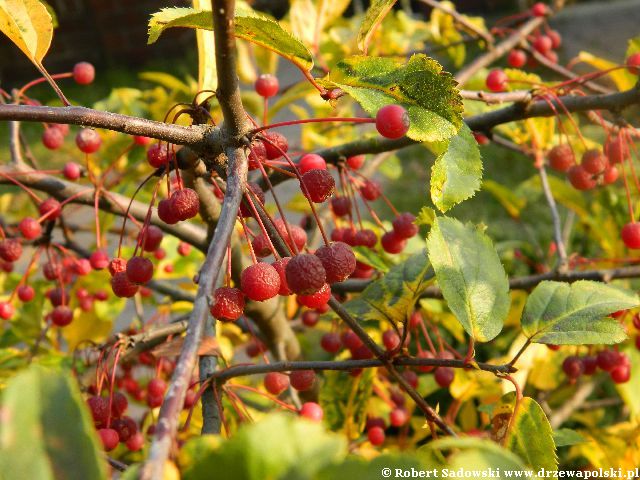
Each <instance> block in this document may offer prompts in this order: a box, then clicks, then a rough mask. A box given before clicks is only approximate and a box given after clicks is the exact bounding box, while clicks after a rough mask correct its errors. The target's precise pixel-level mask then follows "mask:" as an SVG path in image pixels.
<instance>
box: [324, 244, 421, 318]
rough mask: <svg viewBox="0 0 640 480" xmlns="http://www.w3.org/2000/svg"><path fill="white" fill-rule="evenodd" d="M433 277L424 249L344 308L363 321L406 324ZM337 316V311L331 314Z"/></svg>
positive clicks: (330, 314) (392, 269)
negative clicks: (408, 316)
mask: <svg viewBox="0 0 640 480" xmlns="http://www.w3.org/2000/svg"><path fill="white" fill-rule="evenodd" d="M432 277H433V274H432V272H431V268H430V265H429V260H428V259H427V255H426V254H425V252H424V251H422V252H419V253H416V254H414V255H411V256H410V257H409V258H407V260H406V261H404V262H402V263H400V264H398V265H394V266H393V267H391V269H389V271H388V272H387V274H386V275H384V276H383V277H382V278H380V279H379V280H375V281H373V282H371V283H370V284H369V285H368V286H367V288H365V289H364V291H363V292H362V294H361V295H360V296H359V297H356V298H354V299H353V300H349V301H347V302H345V303H344V307H345V308H346V309H347V311H348V312H349V313H351V315H353V316H354V317H355V318H357V319H358V320H359V321H389V322H392V323H402V322H404V321H406V319H407V315H408V314H409V312H410V311H412V309H413V307H414V305H415V303H416V301H418V299H419V298H420V295H421V294H422V292H424V289H425V288H426V287H427V283H428V281H429V280H430V279H431V278H432ZM327 315H329V316H334V315H335V314H334V313H332V312H331V313H328V314H327Z"/></svg>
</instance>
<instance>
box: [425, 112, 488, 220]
mask: <svg viewBox="0 0 640 480" xmlns="http://www.w3.org/2000/svg"><path fill="white" fill-rule="evenodd" d="M442 150H443V151H442V152H440V154H439V155H438V157H437V158H436V161H435V163H434V164H433V168H432V169H431V201H432V202H433V204H434V205H435V206H436V207H438V209H439V210H440V211H441V212H443V213H444V212H446V211H447V210H449V209H450V208H451V207H453V206H454V205H457V204H458V203H460V202H462V201H464V200H466V199H468V198H470V197H472V196H473V195H474V194H475V193H476V192H477V191H478V190H480V181H481V179H482V158H481V156H480V150H479V149H478V142H476V139H475V138H474V137H473V135H472V133H471V130H469V127H467V126H466V125H462V127H461V128H460V131H459V132H458V133H457V135H455V136H454V137H453V138H451V140H449V142H448V143H447V145H446V147H444V149H442Z"/></svg>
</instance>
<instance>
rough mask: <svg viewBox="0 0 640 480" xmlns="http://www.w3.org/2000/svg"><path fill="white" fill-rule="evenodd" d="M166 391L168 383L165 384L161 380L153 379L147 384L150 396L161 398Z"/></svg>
mask: <svg viewBox="0 0 640 480" xmlns="http://www.w3.org/2000/svg"><path fill="white" fill-rule="evenodd" d="M166 391H167V382H165V381H164V380H162V379H161V378H153V379H151V380H150V381H149V383H148V384H147V392H149V395H153V396H156V397H159V396H163V395H164V392H166Z"/></svg>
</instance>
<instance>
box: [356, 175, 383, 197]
mask: <svg viewBox="0 0 640 480" xmlns="http://www.w3.org/2000/svg"><path fill="white" fill-rule="evenodd" d="M360 194H361V195H362V197H363V198H364V199H365V200H369V201H370V202H373V201H374V200H377V199H378V198H379V197H380V195H381V194H382V187H381V186H380V184H379V183H378V182H376V181H375V180H366V181H365V182H364V183H363V184H362V186H361V187H360Z"/></svg>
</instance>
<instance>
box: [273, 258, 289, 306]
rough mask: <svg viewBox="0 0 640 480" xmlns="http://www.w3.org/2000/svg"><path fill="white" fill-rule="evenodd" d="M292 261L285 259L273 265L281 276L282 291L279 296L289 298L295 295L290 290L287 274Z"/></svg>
mask: <svg viewBox="0 0 640 480" xmlns="http://www.w3.org/2000/svg"><path fill="white" fill-rule="evenodd" d="M290 260H291V257H283V258H281V259H280V260H276V261H275V262H273V263H272V264H271V265H272V266H273V268H275V269H276V271H277V272H278V275H279V276H280V290H278V295H282V296H283V297H287V296H289V295H291V294H292V293H293V291H292V290H291V289H290V288H289V284H288V283H287V274H286V273H285V272H286V269H287V264H288V263H289V261H290Z"/></svg>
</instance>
